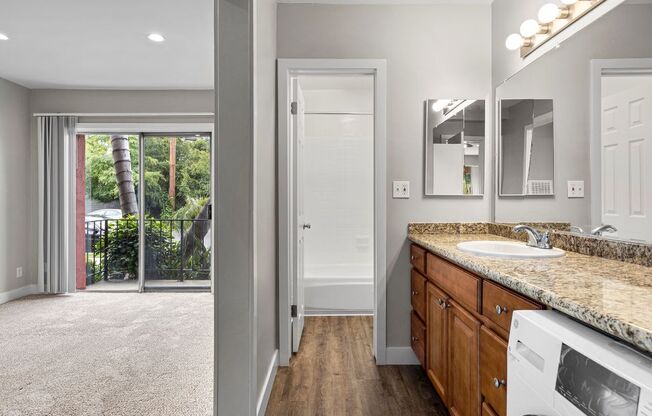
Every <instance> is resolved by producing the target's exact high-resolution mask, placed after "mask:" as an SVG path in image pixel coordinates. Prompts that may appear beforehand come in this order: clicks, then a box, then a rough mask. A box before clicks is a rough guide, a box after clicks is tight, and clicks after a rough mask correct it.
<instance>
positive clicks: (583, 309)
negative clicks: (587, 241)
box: [408, 232, 652, 353]
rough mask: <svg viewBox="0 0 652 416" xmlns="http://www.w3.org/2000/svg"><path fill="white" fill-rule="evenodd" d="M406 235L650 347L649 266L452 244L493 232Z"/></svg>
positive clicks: (651, 293)
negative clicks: (486, 252)
mask: <svg viewBox="0 0 652 416" xmlns="http://www.w3.org/2000/svg"><path fill="white" fill-rule="evenodd" d="M408 238H409V239H410V240H411V241H412V242H414V243H416V244H418V245H420V246H422V247H424V248H427V249H428V250H430V251H431V252H433V253H435V254H437V255H440V256H441V257H444V258H446V259H448V260H449V261H451V262H453V263H455V264H457V265H459V266H461V267H463V268H465V269H467V270H469V271H472V272H474V273H476V274H478V275H480V276H482V277H485V278H487V279H490V280H493V281H495V282H498V283H500V284H502V285H504V286H506V287H509V288H510V289H512V290H514V291H516V292H519V293H521V294H523V295H525V296H527V297H530V298H532V299H536V300H538V301H539V302H541V303H543V304H545V305H548V306H550V307H552V308H554V309H557V310H559V311H560V312H563V313H565V314H567V315H569V316H572V317H574V318H577V319H578V320H580V321H582V322H585V323H587V324H588V325H591V326H593V327H595V328H598V329H600V330H602V331H604V332H606V333H608V334H611V335H613V336H615V337H617V338H620V339H622V340H624V341H627V342H629V343H631V344H633V345H635V346H636V347H637V348H639V349H641V350H644V351H647V352H648V353H652V267H645V266H640V265H637V264H632V263H625V262H621V261H616V260H609V259H605V258H601V257H594V256H587V255H583V254H578V253H575V252H571V251H567V252H566V256H564V257H561V258H556V259H545V260H544V259H538V260H531V259H530V260H509V259H497V258H492V257H479V256H475V255H473V254H469V253H465V252H462V251H460V250H458V249H457V248H456V245H457V244H458V243H461V242H464V241H474V240H496V241H511V240H509V239H507V238H504V237H499V236H497V235H493V234H442V233H439V234H437V233H435V234H427V233H413V232H411V233H408Z"/></svg>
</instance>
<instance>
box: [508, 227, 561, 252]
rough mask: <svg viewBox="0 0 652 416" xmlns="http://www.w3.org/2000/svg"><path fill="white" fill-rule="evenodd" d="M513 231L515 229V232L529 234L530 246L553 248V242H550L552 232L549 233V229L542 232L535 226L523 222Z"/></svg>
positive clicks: (528, 243)
mask: <svg viewBox="0 0 652 416" xmlns="http://www.w3.org/2000/svg"><path fill="white" fill-rule="evenodd" d="M512 231H514V232H515V233H519V232H526V233H527V234H528V242H527V245H528V246H530V247H536V248H543V249H551V248H552V244H550V234H549V233H548V231H546V232H544V233H540V232H538V231H537V230H535V229H534V228H532V227H530V226H528V225H522V224H520V225H517V226H516V227H514V229H513V230H512Z"/></svg>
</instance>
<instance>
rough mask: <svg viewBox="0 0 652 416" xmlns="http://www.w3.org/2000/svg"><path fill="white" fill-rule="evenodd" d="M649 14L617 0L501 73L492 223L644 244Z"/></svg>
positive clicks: (651, 221)
mask: <svg viewBox="0 0 652 416" xmlns="http://www.w3.org/2000/svg"><path fill="white" fill-rule="evenodd" d="M650 22H652V3H650V2H624V3H622V4H620V5H618V6H617V7H615V8H613V9H611V10H609V11H607V12H606V13H605V14H604V15H603V16H602V17H600V18H599V19H597V20H595V21H593V22H591V23H590V24H589V25H587V26H585V27H583V28H582V29H581V30H580V31H579V32H577V33H575V34H573V35H572V36H570V37H569V38H567V39H565V40H564V41H563V43H561V44H560V45H559V47H558V48H551V49H550V50H549V51H548V52H546V53H545V54H543V55H542V56H540V57H538V58H537V59H535V60H533V61H532V62H529V63H528V65H526V66H525V67H523V68H521V69H520V70H518V71H516V66H515V67H514V71H516V72H514V73H509V74H505V78H506V79H507V80H506V81H504V82H503V83H501V84H499V85H498V86H497V87H496V90H495V97H496V99H497V100H498V101H497V104H498V106H497V108H496V113H497V115H500V118H499V119H498V118H497V121H498V120H499V123H500V124H499V125H498V126H497V131H499V133H500V134H498V135H497V159H499V160H498V162H499V163H498V164H497V166H496V169H497V170H498V173H499V175H498V176H499V177H498V180H499V182H497V183H496V188H497V191H498V193H499V196H500V197H498V198H496V199H495V201H494V203H495V220H496V221H498V222H510V223H513V222H544V223H552V222H560V223H563V224H561V225H560V226H561V227H563V228H564V229H567V230H572V231H570V232H573V233H583V234H585V235H594V236H596V238H597V237H601V238H609V239H619V240H625V241H629V242H642V243H643V244H651V243H652V42H650V39H652V24H650ZM516 58H517V59H520V58H518V56H517V57H516ZM501 76H502V75H501ZM524 98H527V99H528V100H524ZM541 98H546V99H547V100H537V99H541ZM553 103H554V112H553V108H552V107H553V105H552V104H553ZM553 115H554V117H553ZM553 120H554V123H553ZM553 132H554V134H553ZM553 160H554V163H553ZM553 167H554V169H553ZM553 193H554V195H552V194H553ZM541 194H546V195H547V194H550V195H551V196H546V197H538V198H535V197H530V195H541ZM509 195H527V196H528V197H520V198H507V197H506V196H509Z"/></svg>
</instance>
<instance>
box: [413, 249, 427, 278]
mask: <svg viewBox="0 0 652 416" xmlns="http://www.w3.org/2000/svg"><path fill="white" fill-rule="evenodd" d="M410 263H412V266H413V267H414V268H415V269H417V270H418V271H419V272H420V273H421V274H426V250H424V249H422V248H421V247H419V246H417V245H415V244H412V245H411V246H410Z"/></svg>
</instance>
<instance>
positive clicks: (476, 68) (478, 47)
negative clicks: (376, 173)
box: [277, 4, 493, 353]
mask: <svg viewBox="0 0 652 416" xmlns="http://www.w3.org/2000/svg"><path fill="white" fill-rule="evenodd" d="M490 38H491V36H490V7H489V6H488V5H405V6H403V5H317V4H280V5H279V7H278V39H277V41H278V43H277V50H278V57H279V58H376V59H378V58H382V59H386V60H387V117H388V118H387V192H388V197H387V287H386V290H387V327H386V331H387V344H388V346H389V347H403V349H402V350H400V351H408V353H409V345H410V328H409V324H407V323H408V322H409V317H410V278H409V276H410V267H409V255H408V250H409V244H408V242H407V240H406V234H407V224H408V222H410V221H476V220H477V221H486V220H488V219H489V217H490V205H489V201H490V198H491V197H490V193H489V192H490V191H489V189H490V188H491V187H490V186H489V184H490V183H491V174H492V169H491V164H490V163H487V165H486V167H485V181H486V184H487V186H486V188H485V189H486V192H485V196H484V197H477V198H471V199H469V198H467V199H460V198H426V197H424V196H423V190H424V182H423V178H424V171H423V159H424V155H423V149H424V100H426V99H427V98H445V97H460V98H476V99H487V100H488V103H490V102H491V97H490V93H491V83H490V67H491V61H490V54H491V44H490ZM451 45H453V46H454V47H451ZM488 107H491V106H488ZM487 111H488V114H489V115H490V114H491V111H493V110H492V109H490V108H488V109H487ZM487 120H491V117H490V116H488V117H487ZM486 128H487V131H488V132H491V131H492V129H493V124H492V123H487V126H486ZM487 137H489V135H487ZM487 146H489V147H488V148H491V146H492V143H491V142H490V141H488V143H487ZM393 180H408V181H410V194H411V195H410V196H411V197H410V199H407V200H405V199H392V198H391V181H393ZM381 290H382V289H381Z"/></svg>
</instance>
